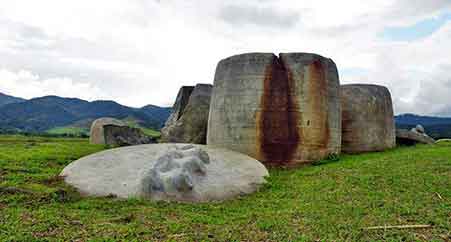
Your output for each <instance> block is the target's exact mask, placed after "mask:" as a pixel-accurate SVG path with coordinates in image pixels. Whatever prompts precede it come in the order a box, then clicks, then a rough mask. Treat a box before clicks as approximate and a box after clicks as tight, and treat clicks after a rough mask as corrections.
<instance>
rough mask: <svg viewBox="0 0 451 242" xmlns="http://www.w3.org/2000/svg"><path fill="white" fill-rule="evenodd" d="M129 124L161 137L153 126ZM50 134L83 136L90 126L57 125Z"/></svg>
mask: <svg viewBox="0 0 451 242" xmlns="http://www.w3.org/2000/svg"><path fill="white" fill-rule="evenodd" d="M127 124H128V125H130V127H135V128H139V129H141V130H142V131H143V133H144V134H146V135H148V136H150V137H153V138H157V139H158V138H160V136H161V134H160V131H157V130H154V129H151V128H145V127H142V126H140V125H138V124H136V123H131V122H128V123H127ZM46 133H48V134H52V135H73V136H78V137H80V136H82V135H89V128H82V127H75V126H65V127H57V128H53V129H49V130H47V131H46Z"/></svg>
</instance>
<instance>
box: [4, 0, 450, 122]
mask: <svg viewBox="0 0 451 242" xmlns="http://www.w3.org/2000/svg"><path fill="white" fill-rule="evenodd" d="M246 52H273V53H276V54H277V53H280V52H313V53H317V54H320V55H323V56H325V57H329V58H332V59H333V60H334V61H335V63H336V64H337V66H338V69H339V73H340V82H341V83H342V84H350V83H372V84H380V85H385V86H387V87H388V88H389V90H390V92H391V94H392V99H393V102H394V108H395V113H397V114H399V113H417V114H422V115H442V116H451V1H450V0H378V1H362V0H347V1H330V0H315V1H304V0H246V1H242V0H240V1H233V0H231V1H220V0H202V1H200V0H198V1H195V0H96V1H92V0H65V1H61V0H39V1H30V0H2V4H0V92H3V93H7V94H10V95H14V96H19V97H23V98H33V97H39V96H45V95H59V96H64V97H77V98H82V99H86V100H90V101H92V100H99V99H101V100H115V101H117V102H119V103H121V104H124V105H128V106H133V107H140V106H144V105H147V104H155V105H160V106H171V105H172V104H173V102H174V100H175V96H176V94H177V92H178V90H179V88H180V87H181V86H182V85H195V84H196V83H213V79H214V73H215V68H216V65H217V63H218V61H219V60H221V59H223V58H226V57H228V56H231V55H235V54H240V53H246Z"/></svg>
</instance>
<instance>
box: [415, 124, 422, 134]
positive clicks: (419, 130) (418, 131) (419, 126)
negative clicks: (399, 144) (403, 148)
mask: <svg viewBox="0 0 451 242" xmlns="http://www.w3.org/2000/svg"><path fill="white" fill-rule="evenodd" d="M412 131H413V132H417V133H420V134H424V133H425V131H424V127H423V126H422V125H421V124H417V126H416V127H415V128H413V129H412Z"/></svg>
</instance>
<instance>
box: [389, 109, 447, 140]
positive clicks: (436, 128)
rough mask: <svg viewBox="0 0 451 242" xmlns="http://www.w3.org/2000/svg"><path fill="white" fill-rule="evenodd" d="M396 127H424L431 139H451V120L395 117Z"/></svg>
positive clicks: (443, 118) (406, 116) (414, 116)
mask: <svg viewBox="0 0 451 242" xmlns="http://www.w3.org/2000/svg"><path fill="white" fill-rule="evenodd" d="M395 122H396V127H397V128H402V129H411V128H413V127H415V126H416V125H417V124H421V125H423V127H424V128H425V130H426V133H428V134H429V135H430V136H431V137H433V138H435V139H441V138H450V137H451V118H445V117H431V116H420V115H415V114H402V115H398V116H396V117H395Z"/></svg>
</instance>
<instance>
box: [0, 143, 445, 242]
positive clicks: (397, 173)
mask: <svg viewBox="0 0 451 242" xmlns="http://www.w3.org/2000/svg"><path fill="white" fill-rule="evenodd" d="M102 149H104V147H102V146H94V145H89V144H88V142H87V141H86V140H83V139H50V138H24V137H20V136H4V137H0V241H49V240H50V241H53V240H59V241H88V240H94V241H133V240H135V241H143V240H150V241H155V240H156V241H242V240H248V241H314V240H321V241H331V240H335V241H374V240H378V241H382V240H388V241H416V240H419V241H450V240H451V233H450V230H451V219H450V218H451V145H450V144H443V145H435V146H417V147H410V148H407V147H406V148H398V149H395V150H390V151H387V152H383V153H371V154H364V155H354V156H342V157H341V159H340V161H337V162H329V163H327V162H323V163H322V164H321V165H316V166H309V167H304V168H302V169H297V170H277V169H272V170H270V173H271V178H270V179H269V184H268V185H267V186H265V187H263V188H262V189H261V191H260V192H258V193H255V194H253V195H250V196H246V197H242V198H239V199H236V200H233V201H227V202H224V203H211V204H178V203H166V202H152V201H144V200H138V199H129V200H118V199H115V198H83V197H80V196H79V195H78V193H77V192H76V191H74V190H73V189H72V188H70V187H68V186H66V185H65V184H64V183H63V182H62V181H61V179H59V178H58V177H57V175H58V173H59V172H60V171H61V170H62V169H63V167H64V166H65V165H67V164H69V163H70V162H72V161H74V160H76V159H77V158H79V157H82V156H84V155H87V154H90V153H94V152H97V151H100V150H102ZM415 224H427V225H431V227H430V228H426V229H385V230H384V229H382V230H370V231H368V230H364V229H363V228H365V227H369V226H380V225H415Z"/></svg>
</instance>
